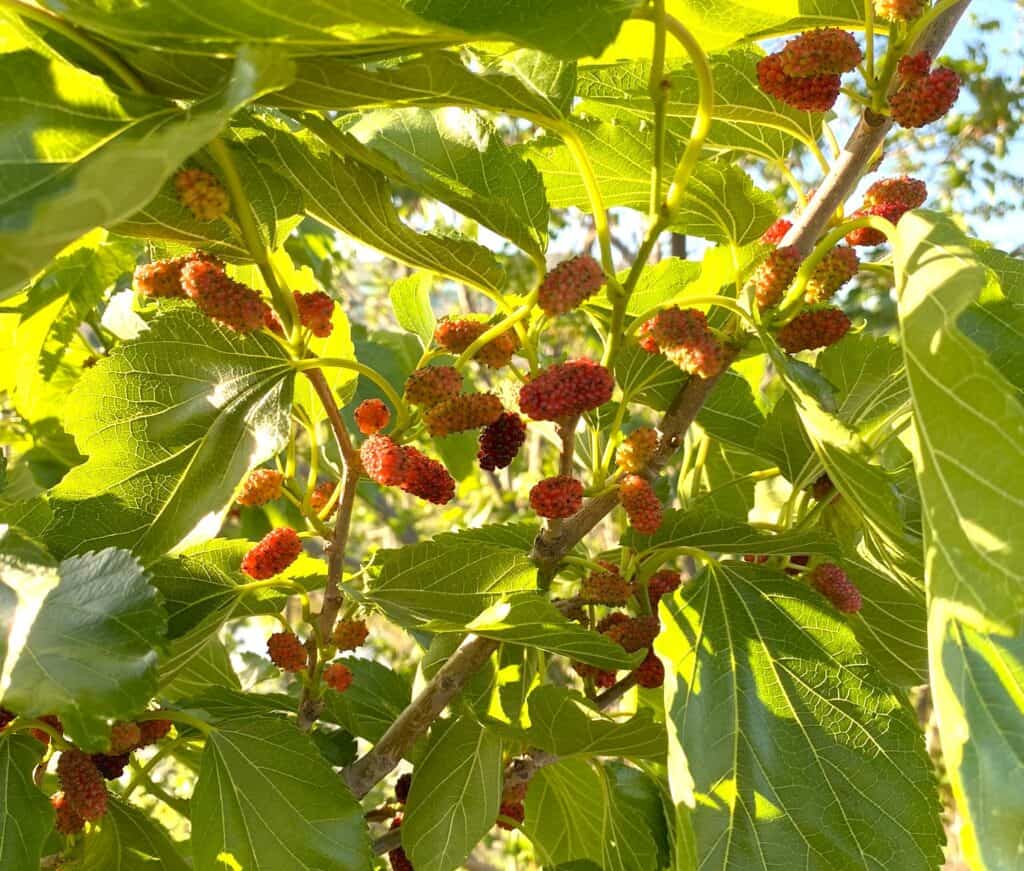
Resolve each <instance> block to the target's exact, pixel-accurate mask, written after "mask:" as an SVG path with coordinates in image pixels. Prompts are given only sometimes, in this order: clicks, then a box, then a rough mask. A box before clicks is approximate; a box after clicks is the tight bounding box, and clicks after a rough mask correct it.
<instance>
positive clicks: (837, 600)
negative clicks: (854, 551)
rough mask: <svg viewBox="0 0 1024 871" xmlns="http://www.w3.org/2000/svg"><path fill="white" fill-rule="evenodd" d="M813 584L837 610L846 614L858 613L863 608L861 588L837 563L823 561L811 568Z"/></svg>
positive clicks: (810, 576)
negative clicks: (858, 587) (859, 588)
mask: <svg viewBox="0 0 1024 871" xmlns="http://www.w3.org/2000/svg"><path fill="white" fill-rule="evenodd" d="M807 579H808V580H809V581H810V582H811V585H812V586H813V587H814V589H816V590H817V591H818V592H819V593H821V594H822V595H823V596H824V597H825V598H826V599H828V600H829V601H830V602H831V603H832V604H833V606H835V609H836V610H837V611H842V612H843V613H844V614H856V613H857V612H858V611H859V610H860V609H861V604H862V601H861V595H860V590H858V589H857V587H856V586H855V585H854V583H853V581H851V580H850V579H849V577H847V575H846V572H844V571H843V570H842V569H841V568H839V566H837V565H836V564H835V563H822V564H821V565H820V566H816V567H815V568H813V569H811V571H810V573H809V574H808V576H807Z"/></svg>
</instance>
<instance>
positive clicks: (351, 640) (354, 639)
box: [331, 620, 370, 650]
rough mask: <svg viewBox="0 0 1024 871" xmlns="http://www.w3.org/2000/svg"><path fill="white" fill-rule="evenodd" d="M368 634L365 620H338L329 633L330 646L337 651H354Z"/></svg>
mask: <svg viewBox="0 0 1024 871" xmlns="http://www.w3.org/2000/svg"><path fill="white" fill-rule="evenodd" d="M369 634H370V630H369V629H368V628H367V626H366V621H365V620H339V621H338V623H337V624H336V625H335V627H334V632H332V633H331V644H333V645H334V646H335V647H337V648H338V650H355V649H356V648H357V647H359V645H361V644H362V643H363V642H364V641H366V639H367V637H368V636H369Z"/></svg>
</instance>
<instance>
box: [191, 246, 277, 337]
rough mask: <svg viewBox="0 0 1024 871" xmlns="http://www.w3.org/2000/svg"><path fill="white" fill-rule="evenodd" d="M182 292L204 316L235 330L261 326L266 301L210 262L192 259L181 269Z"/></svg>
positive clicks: (243, 330) (240, 331)
mask: <svg viewBox="0 0 1024 871" xmlns="http://www.w3.org/2000/svg"><path fill="white" fill-rule="evenodd" d="M181 283H182V286H183V287H184V288H185V293H186V294H187V295H188V297H189V298H190V299H191V300H192V301H193V302H194V303H195V304H196V305H197V306H198V307H199V310H200V311H201V312H202V313H203V314H205V315H206V316H207V317H209V318H212V319H213V320H215V321H219V322H220V323H222V324H224V325H225V326H227V327H230V328H231V329H233V330H235V331H237V332H239V333H249V332H252V331H253V330H258V329H259V328H260V327H262V326H263V317H264V314H265V313H266V311H267V304H266V303H265V302H264V301H263V300H262V299H260V295H259V294H258V293H257V292H256V291H255V290H253V289H252V288H251V287H246V286H245V285H244V284H241V283H239V282H237V281H235V280H233V279H231V278H229V277H228V275H227V274H226V273H225V272H224V270H223V269H221V268H220V267H219V266H217V265H216V264H214V263H210V262H209V261H206V260H194V261H192V262H191V263H188V264H187V265H186V266H185V268H184V269H182V271H181Z"/></svg>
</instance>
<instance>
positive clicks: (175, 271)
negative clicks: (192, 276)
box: [134, 251, 223, 299]
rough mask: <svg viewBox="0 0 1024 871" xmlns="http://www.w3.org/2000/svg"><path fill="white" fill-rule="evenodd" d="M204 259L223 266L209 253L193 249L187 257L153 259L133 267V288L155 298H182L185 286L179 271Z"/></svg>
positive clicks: (221, 266)
mask: <svg viewBox="0 0 1024 871" xmlns="http://www.w3.org/2000/svg"><path fill="white" fill-rule="evenodd" d="M198 261H205V262H206V263H212V264H213V265H215V266H217V267H220V268H223V264H222V263H221V262H220V261H219V260H218V259H217V258H216V257H213V256H211V255H209V254H203V253H202V252H201V251H194V252H193V253H192V254H189V255H188V256H187V257H173V258H171V259H169V260H155V261H153V262H152V263H143V264H142V265H141V266H137V267H136V268H135V276H134V282H135V288H136V289H137V290H138V291H139V293H141V294H142V295H143V296H151V297H154V298H156V299H168V298H174V297H179V298H182V299H184V298H185V296H186V294H185V288H184V287H182V286H181V271H182V270H183V269H184V268H185V267H186V266H187V265H188V264H189V263H195V262H198Z"/></svg>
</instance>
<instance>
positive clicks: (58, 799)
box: [50, 792, 85, 835]
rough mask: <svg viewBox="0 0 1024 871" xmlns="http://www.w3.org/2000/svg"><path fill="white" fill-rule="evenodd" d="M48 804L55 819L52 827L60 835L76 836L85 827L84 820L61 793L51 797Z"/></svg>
mask: <svg viewBox="0 0 1024 871" xmlns="http://www.w3.org/2000/svg"><path fill="white" fill-rule="evenodd" d="M50 804H51V805H53V809H54V811H55V812H56V817H57V818H56V820H55V823H54V825H55V826H56V829H57V831H58V832H60V833H61V834H62V835H77V834H78V833H79V832H80V831H82V829H83V828H84V827H85V820H83V819H82V818H81V817H80V816H79V815H78V812H77V811H76V810H75V809H74V808H73V807H72V806H71V802H69V801H68V798H67V796H66V795H65V794H64V793H63V792H58V793H56V794H55V795H53V796H51V797H50Z"/></svg>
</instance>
